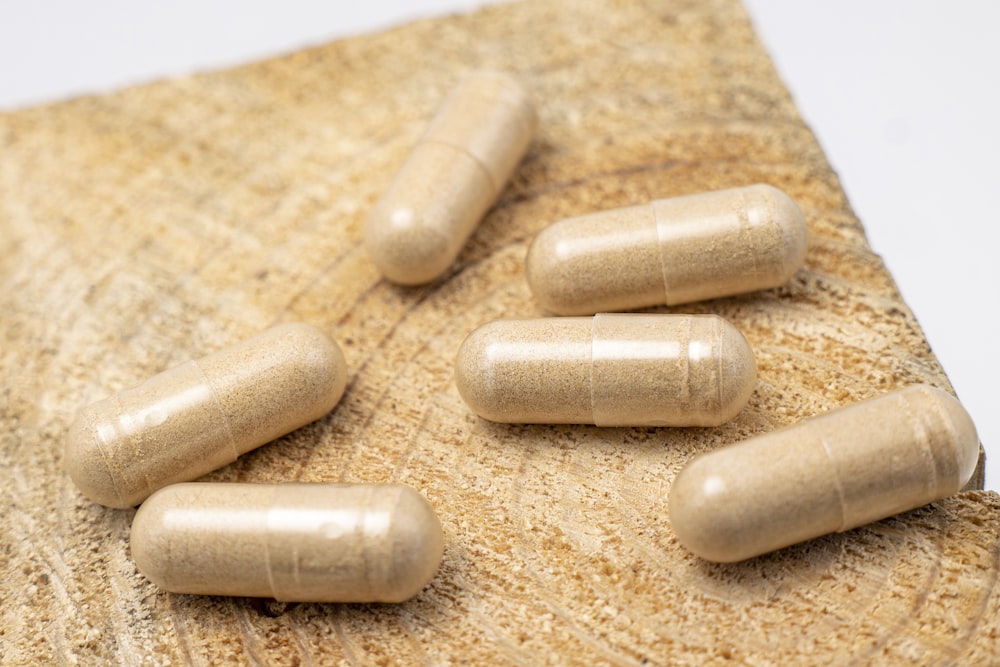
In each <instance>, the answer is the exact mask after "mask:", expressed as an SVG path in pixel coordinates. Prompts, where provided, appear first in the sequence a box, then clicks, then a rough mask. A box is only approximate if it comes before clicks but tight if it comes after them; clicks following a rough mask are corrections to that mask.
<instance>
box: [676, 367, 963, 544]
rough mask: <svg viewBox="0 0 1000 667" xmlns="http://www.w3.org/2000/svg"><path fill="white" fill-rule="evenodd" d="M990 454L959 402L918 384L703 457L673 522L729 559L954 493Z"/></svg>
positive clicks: (685, 479) (679, 484)
mask: <svg viewBox="0 0 1000 667" xmlns="http://www.w3.org/2000/svg"><path fill="white" fill-rule="evenodd" d="M978 457H979V438H978V437H977V435H976V427H975V426H974V425H973V424H972V420H971V419H970V418H969V415H968V414H967V413H966V412H965V410H964V409H963V408H962V406H961V405H960V404H959V402H958V401H957V400H955V399H954V398H953V397H952V396H951V395H949V394H947V393H945V392H943V391H941V390H940V389H935V388H933V387H929V386H927V385H916V386H913V387H908V388H907V389H903V390H902V391H897V392H893V393H891V394H886V395H884V396H881V397H879V398H875V399H872V400H869V401H865V402H863V403H857V404H855V405H850V406H848V407H845V408H840V409H838V410H834V411H832V412H829V413H827V414H825V415H821V416H819V417H814V418H812V419H808V420H806V421H803V422H801V423H799V424H796V425H794V426H790V427H788V428H785V429H782V430H779V431H775V432H773V433H768V434H765V435H761V436H758V437H756V438H751V439H750V440H747V441H745V442H743V443H740V444H737V445H732V446H730V447H726V448H724V449H720V450H717V451H714V452H711V453H708V454H703V455H701V456H698V457H696V458H695V459H694V460H692V461H691V463H689V464H688V465H687V467H685V468H684V469H683V470H682V471H681V472H680V474H679V475H678V476H677V478H676V480H674V484H673V487H672V488H671V490H670V522H671V524H672V525H673V529H674V533H675V534H676V535H677V539H678V540H680V543H681V544H683V545H684V546H685V547H687V548H688V549H689V550H691V551H693V552H694V553H695V554H697V555H698V556H701V557H702V558H706V559H708V560H712V561H718V562H723V563H729V562H733V561H738V560H743V559H745V558H750V557H752V556H757V555H759V554H763V553H766V552H768V551H773V550H775V549H780V548H781V547H785V546H788V545H790V544H795V543H797V542H802V541H803V540H808V539H810V538H813V537H818V536H820V535H826V534H827V533H833V532H842V531H845V530H850V529H851V528H855V527H857V526H861V525H864V524H866V523H870V522H872V521H877V520H878V519H883V518H885V517H887V516H891V515H893V514H898V513H899V512H904V511H906V510H910V509H913V508H915V507H920V506H921V505H924V504H926V503H929V502H932V501H934V500H938V499H940V498H945V497H947V496H950V495H952V494H953V493H957V492H958V491H959V490H960V489H961V488H962V487H963V486H965V484H966V483H967V482H968V481H969V479H970V478H971V477H972V473H973V472H974V471H975V468H976V462H977V459H978Z"/></svg>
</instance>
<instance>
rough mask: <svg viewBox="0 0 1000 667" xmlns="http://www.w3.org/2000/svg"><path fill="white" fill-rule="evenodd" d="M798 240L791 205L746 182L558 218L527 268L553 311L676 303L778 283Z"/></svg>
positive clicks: (801, 248)
mask: <svg viewBox="0 0 1000 667" xmlns="http://www.w3.org/2000/svg"><path fill="white" fill-rule="evenodd" d="M806 237H807V230H806V221H805V218H804V217H803V215H802V211H800V210H799V207H798V206H797V205H796V204H795V202H793V201H792V200H791V199H790V198H789V197H788V196H787V195H786V194H785V193H783V192H782V191H781V190H778V189H777V188H774V187H771V186H770V185H751V186H749V187H743V188H734V189H731V190H720V191H717V192H707V193H702V194H696V195H690V196H686V197H676V198H673V199H661V200H659V201H654V202H651V203H649V204H643V205H641V206H631V207H628V208H620V209H615V210H611V211H604V212H601V213H594V214H591V215H584V216H580V217H576V218H568V219H566V220H561V221H559V222H556V223H554V224H553V225H551V226H549V227H547V228H546V229H543V230H542V231H541V232H539V233H538V235H537V236H536V237H535V240H534V241H533V242H532V244H531V247H530V248H529V249H528V256H527V262H526V272H527V278H528V285H529V286H530V287H531V291H532V293H533V294H534V295H535V298H536V299H537V300H538V302H539V303H540V304H541V305H542V306H543V307H544V308H545V309H547V310H550V311H552V312H553V313H557V314H559V315H585V314H589V313H596V312H599V311H620V310H631V309H634V308H643V307H646V306H655V305H662V304H666V305H675V304H679V303H688V302H691V301H701V300H704V299H714V298H717V297H721V296H729V295H733V294H741V293H743V292H752V291H754V290H760V289H766V288H770V287H777V286H778V285H781V284H782V283H784V282H785V281H787V280H788V279H789V278H790V277H791V276H792V275H793V274H794V273H795V272H796V271H797V270H798V269H799V267H801V266H802V263H803V261H804V260H805V253H806Z"/></svg>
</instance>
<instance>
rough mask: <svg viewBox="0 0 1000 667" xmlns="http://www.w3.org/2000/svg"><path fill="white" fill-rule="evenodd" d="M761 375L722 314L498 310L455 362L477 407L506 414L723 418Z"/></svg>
mask: <svg viewBox="0 0 1000 667" xmlns="http://www.w3.org/2000/svg"><path fill="white" fill-rule="evenodd" d="M756 379H757V368H756V365H755V363H754V357H753V352H752V351H751V349H750V345H749V344H748V343H747V341H746V339H745V338H744V337H743V334H741V333H740V332H739V331H738V330H737V329H736V328H735V327H734V326H733V325H731V324H730V323H729V322H727V321H726V320H724V319H722V318H721V317H717V316H715V315H634V314H599V315H596V316H594V317H566V318H558V317H550V318H541V319H531V320H497V321H495V322H490V323H489V324H485V325H483V326H481V327H479V328H478V329H476V330H475V331H473V332H472V333H471V334H469V335H468V337H467V338H466V339H465V341H463V343H462V345H461V347H460V348H459V351H458V358H457V360H456V362H455V384H456V385H457V387H458V391H459V393H460V394H461V395H462V398H463V399H464V400H465V402H466V403H467V404H468V405H469V407H470V408H472V410H473V412H475V413H476V414H478V415H479V416H481V417H484V418H486V419H489V420H491V421H496V422H506V423H535V424H596V425H597V426H717V425H719V424H722V423H723V422H726V421H729V420H730V419H732V418H733V417H735V416H736V415H737V413H739V411H740V410H741V409H742V408H743V406H744V405H745V404H746V402H747V400H748V399H749V398H750V394H751V393H752V392H753V388H754V384H755V382H756Z"/></svg>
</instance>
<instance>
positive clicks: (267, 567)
mask: <svg viewBox="0 0 1000 667" xmlns="http://www.w3.org/2000/svg"><path fill="white" fill-rule="evenodd" d="M273 516H274V502H273V501H272V502H271V506H270V507H268V510H267V518H266V519H265V520H264V526H265V527H264V530H265V534H264V571H265V572H267V587H268V588H269V589H271V597H273V598H274V599H275V600H279V601H280V600H281V597H280V596H279V595H278V587H277V586H275V585H274V569H273V568H272V567H271V525H272V522H273V521H274V519H273Z"/></svg>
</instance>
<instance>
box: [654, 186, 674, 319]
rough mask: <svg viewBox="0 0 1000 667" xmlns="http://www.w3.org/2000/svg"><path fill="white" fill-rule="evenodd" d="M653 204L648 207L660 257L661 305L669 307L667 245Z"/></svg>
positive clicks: (656, 208) (660, 221) (658, 214)
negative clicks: (654, 228)
mask: <svg viewBox="0 0 1000 667" xmlns="http://www.w3.org/2000/svg"><path fill="white" fill-rule="evenodd" d="M655 204H656V202H651V203H650V204H648V206H649V208H651V209H652V211H653V224H654V225H655V226H656V245H657V251H658V252H659V257H660V277H661V280H662V282H663V303H665V304H667V305H668V306H670V305H673V304H672V303H671V302H670V285H668V284H667V283H668V281H667V275H668V273H669V272H668V271H667V258H666V256H665V253H666V249H667V246H668V243H667V242H666V240H665V239H664V235H663V222H664V221H663V220H662V219H661V218H660V211H659V207H657V206H656V205H655Z"/></svg>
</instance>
